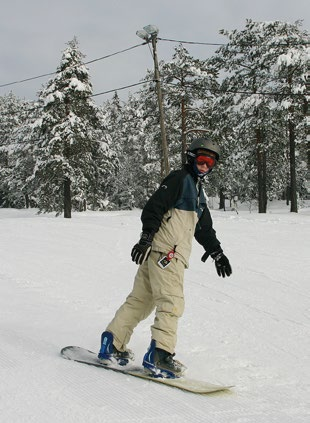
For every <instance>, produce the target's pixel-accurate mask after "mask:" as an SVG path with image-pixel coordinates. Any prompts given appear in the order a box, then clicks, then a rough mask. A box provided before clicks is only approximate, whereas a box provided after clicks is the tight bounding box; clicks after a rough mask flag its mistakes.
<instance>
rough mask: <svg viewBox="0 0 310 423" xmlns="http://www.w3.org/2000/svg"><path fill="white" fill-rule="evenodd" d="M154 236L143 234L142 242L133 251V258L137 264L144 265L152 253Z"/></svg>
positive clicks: (147, 233)
mask: <svg viewBox="0 0 310 423" xmlns="http://www.w3.org/2000/svg"><path fill="white" fill-rule="evenodd" d="M153 237H154V234H153V233H149V232H143V233H142V235H141V238H140V241H139V242H138V243H137V244H136V245H135V246H134V247H133V249H132V250H131V258H132V261H134V262H135V263H137V264H143V263H144V262H145V261H146V260H147V259H148V258H149V255H150V253H151V249H152V241H153Z"/></svg>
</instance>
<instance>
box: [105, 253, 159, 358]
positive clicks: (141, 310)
mask: <svg viewBox="0 0 310 423" xmlns="http://www.w3.org/2000/svg"><path fill="white" fill-rule="evenodd" d="M148 267H149V261H148V260H147V261H146V262H145V263H144V264H142V265H141V266H140V267H139V269H138V272H137V274H136V277H135V281H134V286H133V289H132V291H131V293H130V294H129V295H128V297H127V299H126V301H125V302H124V304H123V305H122V306H121V307H120V308H119V309H118V310H117V312H116V313H115V316H114V318H113V320H112V321H111V322H110V323H109V325H108V326H107V328H106V331H108V332H111V333H112V334H113V338H114V339H113V344H114V346H115V348H117V349H118V350H119V351H126V348H127V344H128V342H129V340H130V338H131V335H132V333H133V330H134V328H135V327H136V326H137V324H138V323H139V322H140V321H142V320H144V319H146V318H147V317H148V316H149V315H150V313H151V312H152V311H153V310H154V307H155V304H154V301H153V296H152V290H151V286H150V282H149V269H148Z"/></svg>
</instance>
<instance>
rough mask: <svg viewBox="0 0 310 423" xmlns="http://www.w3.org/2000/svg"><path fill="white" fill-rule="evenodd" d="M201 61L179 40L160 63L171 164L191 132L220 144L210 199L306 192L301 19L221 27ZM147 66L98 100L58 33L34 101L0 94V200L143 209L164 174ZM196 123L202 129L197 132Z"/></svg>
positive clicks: (305, 59)
mask: <svg viewBox="0 0 310 423" xmlns="http://www.w3.org/2000/svg"><path fill="white" fill-rule="evenodd" d="M221 33H222V34H223V35H224V36H225V37H227V43H226V44H225V45H222V46H220V47H219V48H218V49H217V50H216V52H215V53H214V54H213V55H212V56H211V57H209V58H207V59H205V60H201V59H196V58H194V57H192V56H191V55H190V54H189V52H188V50H187V49H186V48H185V47H184V45H183V44H179V45H177V46H176V47H175V51H174V54H173V57H172V58H171V61H169V62H164V61H161V62H160V80H161V86H162V91H163V104H164V118H165V128H166V134H167V143H168V156H169V157H168V159H169V165H170V168H171V169H175V168H178V167H179V166H181V165H182V163H184V161H185V152H186V148H187V145H188V143H189V142H190V141H191V139H192V138H193V137H196V136H201V135H203V136H207V137H210V138H211V139H212V140H214V141H215V142H217V143H218V144H219V145H220V148H221V152H222V153H221V159H220V162H219V164H218V166H217V169H216V170H215V171H214V172H213V173H212V174H211V175H210V177H209V178H208V180H207V182H206V184H207V187H206V188H207V192H208V195H209V196H211V195H212V196H218V197H219V198H220V206H223V201H224V199H225V198H228V199H231V198H234V197H236V196H237V197H238V199H239V200H240V201H242V202H248V203H249V204H255V205H256V204H257V208H258V211H259V212H260V213H265V212H266V210H267V202H268V200H272V199H285V200H286V201H288V202H290V205H291V211H292V212H297V211H298V207H299V202H300V201H301V200H302V199H304V198H307V196H309V185H308V184H309V125H310V123H309V119H310V118H309V98H310V95H309V68H310V64H309V52H310V48H309V46H310V37H309V33H308V32H307V31H305V30H303V29H302V23H301V22H299V21H298V22H295V23H287V22H279V21H276V22H254V21H252V20H247V22H246V25H245V27H244V29H242V30H233V31H225V30H223V31H221ZM155 91H156V86H155V81H154V74H153V70H147V72H146V75H145V78H144V79H143V81H142V84H141V87H140V89H139V90H138V91H137V92H136V93H134V94H130V95H129V96H128V99H127V100H125V101H121V100H120V98H119V96H118V94H117V92H115V94H114V96H113V98H112V99H109V100H107V101H104V102H103V104H102V105H97V104H96V103H95V101H94V98H93V97H92V95H93V89H92V84H91V78H90V74H89V71H88V69H87V67H86V65H85V64H84V55H83V54H82V52H81V51H80V49H79V44H78V40H77V39H76V38H74V39H73V40H72V41H69V42H68V44H67V47H66V49H65V51H64V52H63V54H62V57H61V61H60V64H59V66H58V68H57V71H56V72H55V74H54V75H53V76H52V77H51V79H50V80H49V81H48V82H47V83H46V85H45V86H44V87H43V88H42V89H41V90H40V91H39V92H38V98H37V100H36V101H27V100H25V99H23V100H22V99H19V98H17V97H16V96H15V95H14V94H13V93H10V94H8V95H5V96H2V97H0V117H1V121H0V166H1V168H0V207H16V208H25V207H36V208H38V209H39V210H40V211H41V212H55V213H56V214H62V213H63V214H64V216H65V217H71V211H72V210H78V211H83V210H86V209H91V210H114V209H130V208H134V207H143V205H144V204H145V201H146V199H147V198H148V197H149V195H150V194H151V193H152V192H153V191H154V189H155V188H156V187H157V186H158V183H159V182H160V181H161V179H162V177H163V176H164V174H163V166H162V159H163V157H162V156H163V155H162V143H161V130H160V114H159V111H158V103H157V96H156V93H155ZM202 131H203V132H202Z"/></svg>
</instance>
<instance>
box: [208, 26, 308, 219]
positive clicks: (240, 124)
mask: <svg viewBox="0 0 310 423" xmlns="http://www.w3.org/2000/svg"><path fill="white" fill-rule="evenodd" d="M221 33H222V34H223V35H226V36H227V37H228V38H229V42H228V44H227V45H225V46H223V47H221V48H220V49H219V50H218V51H217V52H216V55H215V57H214V61H213V63H215V65H217V66H218V70H219V71H224V72H225V73H226V74H225V77H224V79H223V81H222V84H221V91H222V93H221V94H220V101H218V103H217V106H219V107H218V108H217V109H216V114H218V113H219V111H220V110H222V113H223V116H225V117H226V119H221V120H219V121H217V122H218V126H219V127H222V131H223V132H225V133H227V132H230V136H231V137H232V136H234V137H236V139H235V143H234V145H232V144H230V146H229V147H230V149H231V150H230V153H231V154H230V155H231V158H234V159H236V158H238V160H230V157H229V156H228V157H227V158H228V161H230V163H231V166H234V167H235V168H236V169H237V166H238V165H239V166H240V167H241V171H240V174H242V169H252V170H253V166H254V169H256V181H257V182H256V186H257V190H256V192H257V193H258V208H259V212H266V206H267V199H268V197H270V194H271V192H274V189H273V188H272V187H274V186H275V185H277V186H278V188H279V189H280V190H281V189H282V191H283V189H284V187H285V184H286V180H283V181H282V186H281V184H279V178H278V177H277V175H283V173H284V169H283V168H281V165H284V166H285V160H284V157H285V156H286V153H287V147H286V146H287V143H286V139H287V135H286V134H287V129H286V125H285V119H284V116H283V114H279V113H278V110H277V109H278V108H277V99H278V97H277V95H278V94H279V91H280V90H279V82H280V81H279V75H278V74H277V73H276V71H275V70H276V64H277V63H278V60H279V57H281V56H282V55H283V49H284V50H285V51H286V52H287V51H291V49H292V47H293V46H294V49H297V50H298V51H299V52H301V51H303V50H304V48H305V47H304V45H303V43H304V36H305V35H304V34H303V33H302V32H301V31H300V29H299V28H298V24H294V25H291V24H287V23H282V22H253V21H252V20H248V21H247V23H246V27H245V29H244V30H242V31H237V30H234V31H224V30H223V31H221ZM293 34H294V35H293ZM302 56H303V57H305V56H304V54H302ZM297 73H299V80H298V83H297V84H296V85H295V89H299V90H300V76H301V75H302V73H303V70H302V66H301V67H300V68H299V71H298V72H297ZM297 87H299V88H297ZM291 92H292V91H291ZM280 95H281V92H280ZM295 112H296V110H295ZM298 113H299V112H298ZM220 114H221V113H220ZM245 151H246V152H248V153H246V154H245V153H244V152H245ZM249 153H250V154H249ZM276 157H278V161H277V166H278V169H279V172H275V158H276ZM245 158H247V160H249V162H250V163H245V162H244V160H245ZM240 159H242V161H240ZM236 169H235V170H236ZM237 170H238V169H237ZM252 170H251V172H250V173H249V174H248V175H247V178H245V180H244V184H247V185H248V183H249V181H248V176H249V175H253V171H252ZM243 171H244V170H243ZM229 173H230V172H229ZM231 174H232V173H231ZM273 178H275V179H274V180H273ZM241 185H242V184H241ZM251 185H253V184H251ZM241 191H242V189H241Z"/></svg>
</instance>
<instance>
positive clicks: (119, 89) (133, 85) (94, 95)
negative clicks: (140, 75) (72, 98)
mask: <svg viewBox="0 0 310 423" xmlns="http://www.w3.org/2000/svg"><path fill="white" fill-rule="evenodd" d="M147 82H149V81H143V82H137V83H136V84H131V85H126V86H125V87H120V88H114V89H113V90H108V91H103V92H101V93H97V94H92V95H91V96H90V97H97V96H99V95H103V94H109V93H112V92H114V91H121V90H125V89H126V88H131V87H136V86H137V85H142V84H145V83H147Z"/></svg>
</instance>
